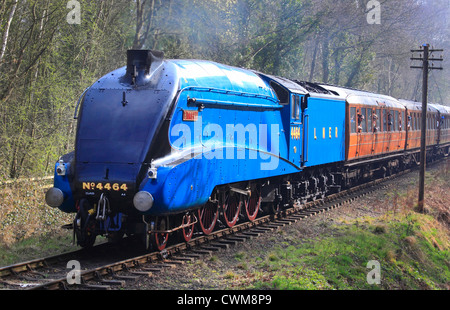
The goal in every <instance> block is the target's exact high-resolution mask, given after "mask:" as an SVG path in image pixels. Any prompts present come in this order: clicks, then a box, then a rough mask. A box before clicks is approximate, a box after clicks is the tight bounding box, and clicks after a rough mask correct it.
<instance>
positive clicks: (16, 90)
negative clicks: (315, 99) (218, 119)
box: [0, 0, 450, 180]
mask: <svg viewBox="0 0 450 310" xmlns="http://www.w3.org/2000/svg"><path fill="white" fill-rule="evenodd" d="M68 2H69V1H68V0H0V40H1V42H0V48H1V49H0V180H2V179H8V178H18V177H28V176H44V175H49V174H51V171H52V169H53V165H54V163H55V162H56V161H57V159H58V157H59V156H60V155H62V154H65V153H68V152H70V151H71V150H73V141H74V135H75V127H76V122H75V121H74V120H73V113H74V109H75V105H76V103H77V100H78V97H79V96H80V95H81V93H82V92H83V90H84V89H85V88H86V87H88V86H90V85H91V84H92V83H94V82H95V81H96V80H97V79H98V78H100V77H101V76H102V75H104V74H106V73H108V72H109V71H112V70H113V69H116V68H118V67H122V66H124V65H125V64H126V50H127V49H131V48H134V49H141V48H143V49H144V48H145V49H157V50H161V51H164V52H165V55H166V58H196V59H209V60H213V61H217V62H221V63H225V64H229V65H234V66H240V67H245V68H252V69H255V70H259V71H262V72H265V73H269V74H275V75H281V76H285V77H289V78H296V79H300V80H307V81H318V82H323V83H331V84H336V85H341V86H348V87H353V88H358V89H364V90H367V91H373V92H377V93H382V94H386V95H391V96H394V97H396V98H404V99H412V100H420V98H421V83H422V81H421V78H422V77H421V70H417V69H410V65H412V62H411V60H410V57H411V52H410V50H411V49H417V48H419V46H420V45H421V44H423V43H430V44H431V45H432V46H433V47H435V48H443V49H444V50H445V52H444V62H443V63H442V65H443V67H444V70H442V71H441V70H432V72H431V73H430V80H429V87H430V90H429V101H431V102H438V103H443V104H447V105H450V81H449V75H448V70H449V69H450V61H449V60H450V59H449V58H450V57H449V56H447V55H448V51H450V1H448V0H384V1H383V0H380V1H378V2H379V3H380V4H381V23H380V24H369V23H368V22H367V15H368V14H370V12H369V11H368V9H367V3H368V2H369V1H368V0H315V1H313V0H277V1H273V0H270V1H269V0H220V1H219V0H121V1H120V0H110V1H101V0H81V1H79V3H80V13H81V15H80V17H81V20H80V24H69V23H68V22H67V16H68V14H69V13H70V12H71V9H72V8H71V7H69V8H68V7H67V4H68Z"/></svg>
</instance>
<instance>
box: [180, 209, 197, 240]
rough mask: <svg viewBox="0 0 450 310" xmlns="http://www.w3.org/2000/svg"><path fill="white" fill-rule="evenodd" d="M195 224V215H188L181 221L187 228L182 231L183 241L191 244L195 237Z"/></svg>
mask: <svg viewBox="0 0 450 310" xmlns="http://www.w3.org/2000/svg"><path fill="white" fill-rule="evenodd" d="M191 223H194V214H192V213H187V214H185V215H184V216H183V219H182V221H181V225H182V226H185V225H187V226H186V227H184V228H182V229H181V230H180V231H181V237H182V238H183V241H185V242H189V241H190V240H191V239H192V236H193V235H194V229H195V225H194V224H191Z"/></svg>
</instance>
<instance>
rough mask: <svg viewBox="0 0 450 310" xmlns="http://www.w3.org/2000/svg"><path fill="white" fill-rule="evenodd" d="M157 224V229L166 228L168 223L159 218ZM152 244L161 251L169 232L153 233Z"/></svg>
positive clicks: (164, 246)
mask: <svg viewBox="0 0 450 310" xmlns="http://www.w3.org/2000/svg"><path fill="white" fill-rule="evenodd" d="M158 221H159V223H158V225H157V227H158V230H162V231H164V230H166V229H167V225H168V223H167V222H166V220H164V219H163V218H160V219H159V220H158ZM152 237H153V240H152V241H153V245H154V247H155V248H156V249H157V250H158V251H162V250H164V249H165V248H166V246H167V241H168V240H169V233H153V236H152Z"/></svg>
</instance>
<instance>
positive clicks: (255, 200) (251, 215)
mask: <svg viewBox="0 0 450 310" xmlns="http://www.w3.org/2000/svg"><path fill="white" fill-rule="evenodd" d="M260 207H261V194H260V192H259V190H258V189H256V188H255V189H254V190H252V195H251V196H250V198H249V199H247V201H246V202H245V217H246V218H247V219H248V220H249V221H250V222H253V221H254V220H255V219H256V217H257V216H258V212H259V208H260Z"/></svg>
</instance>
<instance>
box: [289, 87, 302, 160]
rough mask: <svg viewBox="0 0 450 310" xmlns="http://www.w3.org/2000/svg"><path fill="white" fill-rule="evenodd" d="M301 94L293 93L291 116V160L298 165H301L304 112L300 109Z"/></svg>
mask: <svg viewBox="0 0 450 310" xmlns="http://www.w3.org/2000/svg"><path fill="white" fill-rule="evenodd" d="M300 101H301V98H300V95H297V94H292V95H291V118H290V130H291V135H290V143H289V160H290V161H291V162H292V163H294V164H295V165H296V166H301V153H302V143H301V141H302V136H303V134H302V131H303V127H302V113H301V110H300Z"/></svg>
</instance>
